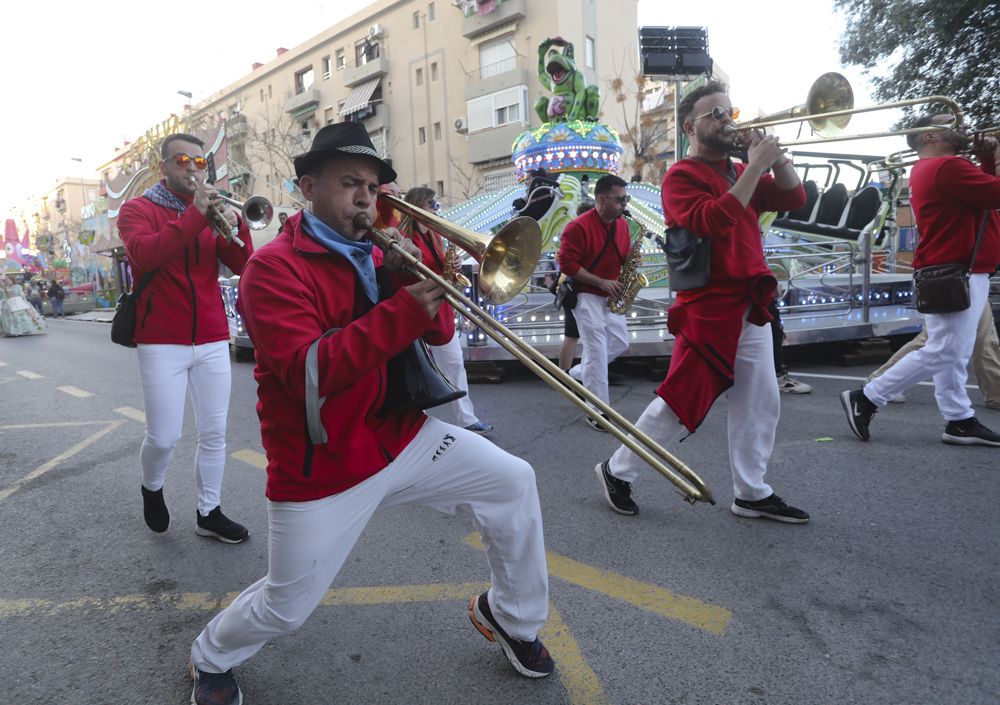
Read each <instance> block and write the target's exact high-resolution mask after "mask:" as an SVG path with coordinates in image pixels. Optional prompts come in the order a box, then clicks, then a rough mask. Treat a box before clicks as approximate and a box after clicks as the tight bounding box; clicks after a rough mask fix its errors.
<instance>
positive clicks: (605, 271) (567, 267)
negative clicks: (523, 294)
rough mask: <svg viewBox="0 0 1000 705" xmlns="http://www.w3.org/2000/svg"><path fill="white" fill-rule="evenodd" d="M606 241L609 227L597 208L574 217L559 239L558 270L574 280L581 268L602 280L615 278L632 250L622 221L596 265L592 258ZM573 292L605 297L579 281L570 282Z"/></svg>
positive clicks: (626, 225) (626, 229) (605, 295)
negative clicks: (611, 241)
mask: <svg viewBox="0 0 1000 705" xmlns="http://www.w3.org/2000/svg"><path fill="white" fill-rule="evenodd" d="M607 239H608V224H606V223H604V221H602V220H601V216H599V215H598V214H597V209H596V208H591V209H590V210H589V211H587V212H586V213H584V214H583V215H581V216H577V217H576V218H574V219H573V220H571V221H570V222H569V224H568V225H567V226H566V228H565V229H564V230H563V234H562V238H561V239H560V240H559V270H560V271H562V272H565V273H566V276H567V277H573V276H574V275H576V273H577V272H579V271H580V268H581V267H582V268H584V269H586V270H587V271H588V272H590V273H591V274H593V275H594V276H597V277H600V278H601V279H618V277H619V276H620V275H621V271H622V264H623V263H624V262H625V258H626V257H628V252H629V250H630V249H631V247H632V241H631V239H630V238H629V232H628V224H627V223H626V222H625V219H624V218H618V219H617V220H616V221H615V235H614V242H613V243H612V244H610V245H608V248H607V249H606V250H604V254H602V255H601V258H600V259H599V260H598V261H597V263H596V264H595V263H594V258H595V257H597V255H598V253H599V252H600V251H601V250H602V249H604V244H605V242H607ZM573 290H574V291H576V292H577V293H578V294H596V295H598V296H603V297H605V298H607V296H608V294H607V292H606V291H602V290H601V289H598V288H597V287H593V286H587V285H586V284H582V283H581V282H578V281H574V282H573Z"/></svg>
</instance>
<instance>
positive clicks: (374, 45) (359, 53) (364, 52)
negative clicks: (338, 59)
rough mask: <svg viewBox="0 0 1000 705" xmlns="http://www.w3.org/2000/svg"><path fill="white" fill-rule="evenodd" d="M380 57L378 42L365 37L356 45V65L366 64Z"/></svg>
mask: <svg viewBox="0 0 1000 705" xmlns="http://www.w3.org/2000/svg"><path fill="white" fill-rule="evenodd" d="M378 57H379V51H378V42H373V41H371V40H370V39H363V40H362V41H360V42H358V43H357V44H355V45H354V65H355V66H364V65H365V64H367V63H368V62H369V61H375V59H377V58H378Z"/></svg>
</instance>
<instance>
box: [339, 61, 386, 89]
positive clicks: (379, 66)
mask: <svg viewBox="0 0 1000 705" xmlns="http://www.w3.org/2000/svg"><path fill="white" fill-rule="evenodd" d="M387 73H389V60H388V59H386V58H385V57H383V56H380V57H378V58H377V59H372V60H371V61H369V62H368V63H367V64H362V65H361V66H352V67H349V68H345V69H344V85H345V86H347V87H348V88H353V87H354V86H356V85H358V84H359V83H364V82H365V81H367V80H369V79H372V78H375V77H376V76H384V75H385V74H387Z"/></svg>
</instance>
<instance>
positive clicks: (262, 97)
mask: <svg viewBox="0 0 1000 705" xmlns="http://www.w3.org/2000/svg"><path fill="white" fill-rule="evenodd" d="M260 102H261V103H263V102H264V89H263V88H261V89H260Z"/></svg>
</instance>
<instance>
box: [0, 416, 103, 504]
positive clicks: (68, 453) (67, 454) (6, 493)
mask: <svg viewBox="0 0 1000 705" xmlns="http://www.w3.org/2000/svg"><path fill="white" fill-rule="evenodd" d="M122 423H123V422H122V421H111V422H110V423H108V426H107V427H106V428H103V429H101V430H100V431H98V432H97V433H95V434H94V435H92V436H90V437H89V438H85V439H84V440H82V441H80V442H79V443H77V444H76V445H75V446H73V447H72V448H69V449H68V450H65V451H63V452H62V453H60V454H59V455H57V456H56V457H54V458H52V460H49V461H48V462H46V463H42V464H41V465H39V466H38V467H37V468H35V469H34V470H32V471H31V472H29V473H28V474H27V475H25V476H24V477H22V478H21V479H20V480H17V481H16V482H15V483H14V484H13V485H11V486H10V487H7V488H5V489H3V490H0V502H2V501H3V500H5V499H7V498H8V497H10V496H11V495H12V494H14V493H15V492H17V491H18V490H19V489H21V488H22V487H23V486H24V485H25V484H27V483H28V482H31V481H32V480H34V479H35V478H37V477H41V476H42V475H44V474H45V473H47V472H48V471H49V470H51V469H52V468H54V467H56V466H57V465H59V463H61V462H63V461H64V460H67V459H69V458H72V457H73V456H74V455H76V454H77V453H79V452H80V451H81V450H83V449H84V448H86V447H87V446H89V445H91V444H92V443H95V442H97V441H99V440H100V439H102V438H104V436H106V435H108V434H109V433H111V432H112V431H114V430H115V429H116V428H118V427H119V426H121V425H122Z"/></svg>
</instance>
